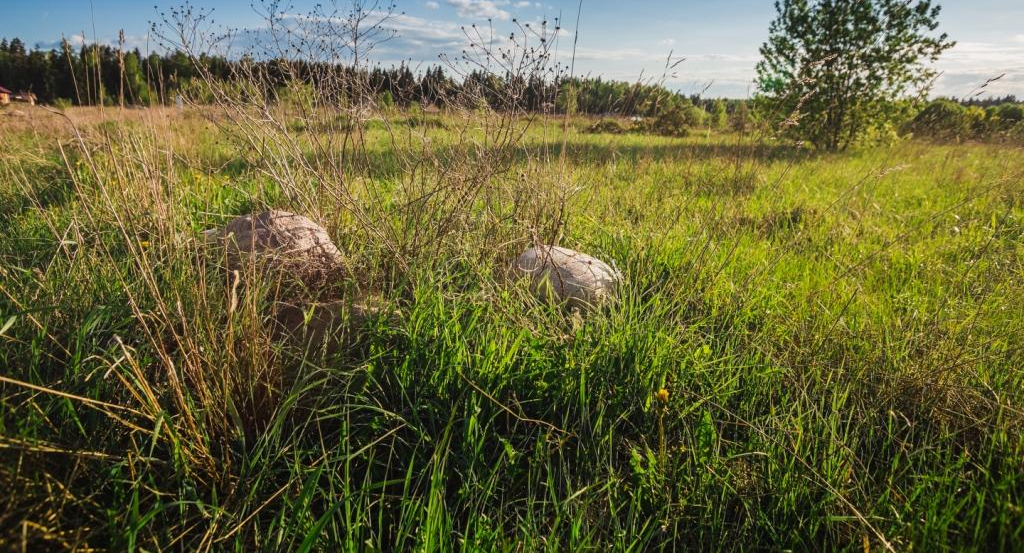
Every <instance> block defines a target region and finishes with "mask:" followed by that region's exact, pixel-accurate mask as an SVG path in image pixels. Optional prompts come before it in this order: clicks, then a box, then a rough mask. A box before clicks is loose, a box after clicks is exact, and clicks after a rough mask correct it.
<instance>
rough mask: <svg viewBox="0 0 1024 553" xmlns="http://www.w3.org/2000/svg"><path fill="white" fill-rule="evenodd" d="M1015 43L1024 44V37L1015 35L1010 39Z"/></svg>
mask: <svg viewBox="0 0 1024 553" xmlns="http://www.w3.org/2000/svg"><path fill="white" fill-rule="evenodd" d="M1010 40H1012V41H1013V42H1024V35H1013V36H1012V37H1010Z"/></svg>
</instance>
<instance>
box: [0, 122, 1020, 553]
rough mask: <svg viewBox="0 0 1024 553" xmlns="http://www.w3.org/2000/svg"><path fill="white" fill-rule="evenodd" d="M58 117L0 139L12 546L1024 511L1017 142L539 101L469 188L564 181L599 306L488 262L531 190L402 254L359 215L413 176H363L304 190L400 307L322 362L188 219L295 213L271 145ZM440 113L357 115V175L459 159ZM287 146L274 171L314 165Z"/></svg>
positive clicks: (546, 187) (374, 285)
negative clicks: (815, 150)
mask: <svg viewBox="0 0 1024 553" xmlns="http://www.w3.org/2000/svg"><path fill="white" fill-rule="evenodd" d="M676 107H678V108H680V117H679V120H680V121H681V122H684V124H685V116H684V115H683V114H682V113H681V109H682V107H683V105H682V104H681V103H680V104H677V106H676ZM97 111H98V110H82V112H83V113H82V114H74V115H75V116H79V115H82V116H89V114H95V113H96V112H97ZM46 115H47V114H45V113H44V114H41V115H40V118H39V119H37V120H35V121H33V125H32V126H24V127H18V123H16V122H15V123H9V124H8V125H9V126H8V127H6V128H7V129H8V132H9V133H11V140H9V142H8V143H7V147H6V148H4V149H3V150H2V151H0V290H2V293H0V367H3V369H4V370H3V371H0V376H2V377H3V378H4V379H5V380H4V381H3V382H2V383H0V423H2V429H3V436H2V438H3V443H2V444H0V445H2V446H3V447H0V484H2V485H3V486H4V489H5V491H6V496H5V502H4V508H3V509H0V549H2V550H22V549H24V550H42V551H47V550H52V549H62V548H67V546H68V545H72V546H75V547H78V548H79V549H90V548H91V549H104V550H132V549H134V550H151V551H162V550H197V549H198V550H202V549H213V550H233V551H260V550H266V551H291V550H316V551H341V550H345V551H356V550H377V551H407V550H422V551H426V550H455V549H460V550H472V549H480V550H524V551H534V550H564V551H575V550H588V551H590V550H592V551H605V550H634V551H647V550H660V549H665V550H673V549H675V550H684V549H691V550H707V549H711V550H714V549H719V548H727V549H738V550H765V549H767V550H782V549H791V550H833V549H844V548H849V547H850V546H851V544H854V545H855V546H856V547H857V548H858V550H860V549H862V548H863V547H864V543H867V545H868V547H870V548H874V549H884V547H885V545H884V544H888V545H889V546H891V547H892V548H893V549H895V550H898V551H903V550H920V551H931V550H942V549H952V550H972V549H985V550H1011V549H1014V548H1015V547H1017V545H1018V543H1019V537H1020V535H1021V533H1022V532H1024V511H1022V510H1021V509H1017V508H1015V506H1017V505H1019V504H1020V503H1021V497H1022V490H1024V472H1022V471H1020V470H1019V464H1020V459H1021V458H1022V455H1024V435H1022V431H1024V430H1022V429H1024V424H1022V423H1024V420H1022V417H1021V413H1022V412H1024V396H1022V394H1021V390H1022V389H1024V373H1022V371H1021V370H1020V367H1021V366H1024V313H1022V312H1021V310H1020V308H1019V307H1020V301H1019V298H1020V297H1022V294H1024V282H1022V281H1021V278H1020V275H1021V259H1024V232H1022V228H1021V224H1020V221H1021V220H1022V219H1024V206H1022V205H1021V202H1020V201H1019V198H1020V197H1021V194H1022V192H1024V190H1022V187H1024V183H1022V181H1021V179H1020V178H1019V177H1020V175H1021V174H1022V172H1024V158H1022V156H1020V152H1019V149H1018V148H1015V147H1011V146H1004V145H1000V144H960V145H955V146H953V145H944V144H927V143H922V142H915V141H902V142H899V143H897V144H895V145H894V146H892V147H880V148H865V149H862V150H859V151H857V152H856V153H855V154H845V155H835V156H818V155H812V154H811V153H809V152H808V151H805V150H802V149H797V148H794V147H791V146H788V145H786V144H780V143H778V142H774V141H773V142H770V143H762V142H757V141H754V140H752V139H750V138H748V137H743V136H736V135H723V134H719V133H692V135H691V136H688V137H685V138H665V137H659V136H651V135H639V134H628V133H627V134H622V135H615V136H612V135H607V134H602V135H592V134H588V133H576V132H575V130H574V129H575V127H573V126H569V132H568V133H567V134H562V131H563V129H564V128H565V126H564V123H563V122H562V121H560V120H553V121H549V122H546V123H542V124H543V125H545V126H541V127H538V128H531V129H529V131H528V132H527V135H526V136H525V138H524V142H523V144H522V150H523V152H524V155H522V156H519V157H517V158H515V161H514V162H513V166H512V170H511V171H510V173H511V178H507V177H502V176H499V177H495V178H494V179H493V180H492V181H490V182H489V183H488V184H493V186H491V187H490V188H491V189H493V191H494V193H496V194H503V193H506V191H507V189H508V188H510V187H513V186H515V185H516V183H519V182H522V181H525V180H536V181H537V182H538V186H537V187H536V188H534V189H531V190H535V191H537V192H538V193H541V194H551V195H552V196H555V195H567V196H568V199H567V202H566V204H565V209H564V211H562V212H561V213H560V214H559V216H560V217H564V220H565V226H564V227H562V230H563V235H562V243H563V244H565V245H567V246H570V247H574V248H576V249H579V250H582V251H586V252H588V253H591V254H594V255H596V256H598V257H601V258H604V259H607V260H609V261H614V262H615V265H616V266H617V267H618V268H619V269H620V270H621V271H622V273H623V274H624V276H625V280H624V284H623V286H622V287H621V289H620V294H621V295H620V298H619V300H618V301H616V302H613V303H612V304H611V305H608V306H607V307H606V308H604V309H601V310H597V311H595V312H593V313H590V314H589V315H588V316H586V317H584V316H577V315H576V314H574V313H572V312H566V311H562V310H561V309H559V308H557V307H554V306H551V305H548V304H545V303H542V302H538V301H536V300H535V299H534V298H533V297H532V296H531V295H530V294H529V292H528V289H527V286H526V285H525V284H524V283H521V282H516V281H515V280H514V279H510V278H508V273H507V268H508V267H509V266H510V264H511V263H512V261H511V260H512V259H514V256H515V255H516V254H518V252H519V251H520V249H521V248H522V247H524V246H525V243H526V242H527V241H528V240H529V239H530V238H528V237H529V236H530V235H531V232H532V231H533V230H534V229H533V228H532V227H533V226H534V225H533V224H532V221H531V220H529V218H530V217H533V216H534V215H532V214H531V213H529V212H528V211H527V210H517V211H513V210H509V211H508V212H507V213H508V216H507V217H500V218H495V217H479V216H478V213H479V212H478V211H477V210H482V209H484V206H485V204H486V203H487V202H489V201H490V200H491V199H493V198H495V197H497V198H501V196H486V198H485V199H486V201H485V200H484V199H482V200H481V201H479V202H461V205H466V210H465V211H460V212H458V213H457V215H458V216H460V217H463V218H464V219H465V221H466V223H465V225H464V226H463V227H460V229H464V231H463V232H460V233H459V235H458V236H457V237H455V238H454V239H452V240H449V241H438V242H437V244H436V247H432V248H431V249H430V251H429V252H425V253H424V254H423V255H421V256H419V257H416V258H411V260H412V261H411V264H410V266H409V267H408V269H406V270H398V269H397V268H396V267H394V265H393V264H391V263H390V259H391V258H390V257H389V255H390V251H389V250H387V249H386V248H383V247H381V246H380V242H378V240H379V238H378V237H377V236H378V234H377V233H380V234H385V233H391V232H394V231H395V229H403V228H407V227H404V226H403V223H404V222H405V221H406V219H405V217H407V213H409V212H410V210H411V209H412V208H411V207H410V206H411V205H412V204H413V203H412V202H409V201H406V200H407V198H409V197H412V198H415V199H417V201H422V200H421V198H422V194H421V193H420V192H421V191H420V189H418V188H414V189H413V190H411V191H410V196H402V195H401V194H402V192H403V191H402V187H399V186H391V187H390V188H385V187H382V188H379V189H377V190H381V193H382V195H383V196H384V197H382V198H370V197H364V196H361V197H359V200H360V201H367V202H370V201H379V202H381V203H380V205H379V207H380V209H379V211H380V212H381V213H382V217H383V219H382V221H383V224H382V225H381V226H380V227H375V228H373V229H371V230H373V231H375V232H373V233H371V232H367V231H360V230H359V228H360V227H358V226H357V225H356V224H355V222H354V221H353V218H352V216H351V214H349V213H348V212H347V211H346V210H345V209H343V208H342V207H341V206H340V205H339V201H338V197H337V196H335V195H333V194H331V193H330V192H328V191H324V190H323V187H321V186H317V183H316V182H313V183H312V185H311V186H310V187H309V188H308V189H307V190H309V194H310V196H311V197H310V198H309V203H307V204H305V205H307V206H311V212H310V213H309V215H310V216H312V217H315V218H316V219H317V220H318V221H320V222H322V223H323V224H324V225H325V226H326V228H327V229H328V232H329V233H330V234H331V236H332V238H333V239H334V241H335V242H336V243H337V244H338V245H339V247H340V248H341V249H342V250H343V251H344V252H345V256H346V261H347V262H349V263H351V264H352V266H353V268H354V270H353V274H354V275H357V276H355V277H353V278H360V277H362V278H363V279H364V280H359V281H357V282H356V283H354V284H353V285H352V287H351V288H352V289H351V290H346V292H345V293H346V294H352V295H355V294H358V293H361V292H362V290H361V289H360V288H361V287H362V286H364V283H365V287H366V288H369V289H371V290H372V291H373V292H374V293H376V294H379V295H380V296H381V301H382V303H384V304H385V305H387V306H388V307H389V308H393V309H388V310H387V311H385V312H382V313H380V314H379V316H376V317H370V318H368V320H367V321H365V324H363V325H362V326H361V327H360V328H359V330H360V332H361V334H360V337H361V338H362V339H363V340H364V343H362V344H361V345H360V346H359V347H352V348H349V349H346V350H345V351H343V352H340V353H337V354H326V355H325V354H322V353H321V352H319V350H315V351H305V350H301V349H298V348H289V347H287V346H286V345H284V344H281V343H280V342H279V341H276V340H272V339H271V337H270V336H269V334H268V329H267V325H268V321H269V320H270V319H272V318H273V317H274V314H275V309H276V308H277V305H276V303H275V302H274V299H275V298H274V297H273V293H274V291H276V290H278V289H280V284H281V283H280V282H277V281H276V280H275V279H272V278H270V279H263V278H261V277H258V276H252V278H253V279H254V280H252V281H250V280H245V281H244V284H242V285H239V284H237V283H238V282H242V281H236V280H234V278H235V275H233V274H226V273H225V271H223V270H222V269H221V268H220V266H219V263H220V262H219V258H218V254H217V253H215V252H211V251H210V250H209V249H207V248H205V247H203V246H202V243H201V241H200V240H197V238H198V234H199V232H200V231H202V230H204V229H207V228H211V227H214V226H219V225H221V224H223V223H224V222H225V221H226V220H228V219H230V218H231V217H233V216H235V215H237V214H241V213H247V212H252V211H257V210H262V209H265V208H267V207H270V206H273V207H280V208H285V209H292V210H295V209H296V207H295V205H296V204H293V203H291V201H292V200H290V199H289V198H288V196H287V195H286V194H284V193H283V191H282V185H281V183H279V182H277V181H276V180H273V179H270V178H267V177H266V175H265V166H261V165H258V160H256V159H253V158H251V157H248V156H239V151H238V150H236V149H235V148H234V147H233V146H231V144H230V141H229V140H225V135H223V134H221V129H218V128H217V127H215V126H212V125H207V124H206V121H205V120H204V119H202V118H199V117H193V116H192V114H190V113H189V112H188V111H185V112H184V113H178V111H177V110H174V109H168V110H166V111H165V112H164V113H162V114H161V115H162V116H164V115H165V116H166V118H165V117H140V118H138V120H134V121H133V120H132V119H131V116H132V115H133V114H132V113H131V112H127V113H117V114H114V113H111V114H110V115H109V117H106V118H105V119H104V120H92V121H83V123H82V125H81V132H82V133H83V140H85V141H86V143H85V145H84V148H80V149H79V148H75V147H74V144H76V142H75V141H73V140H69V139H68V135H67V134H65V133H68V132H69V131H68V129H67V127H66V125H63V124H52V125H51V124H45V123H46V121H45V120H43V119H42V117H43V116H46ZM94 117H95V115H94ZM410 117H411V118H415V120H417V121H418V120H419V118H421V117H424V118H426V117H427V116H426V115H424V114H417V113H413V114H412V115H411V116H410ZM440 117H444V118H445V119H443V120H444V121H445V122H447V123H448V124H449V125H450V126H451V127H452V128H453V129H449V130H444V129H439V131H438V132H433V133H431V140H430V141H429V142H419V141H417V142H415V143H413V145H412V146H409V145H408V144H407V143H403V142H401V141H400V140H399V141H393V140H392V139H394V137H395V136H399V137H400V136H401V135H404V134H420V133H406V132H405V129H403V130H400V131H399V132H398V133H396V134H389V131H388V129H387V128H386V127H385V126H384V125H373V126H370V125H368V126H367V127H366V129H365V132H366V144H368V148H370V149H371V150H370V155H369V156H367V158H366V166H365V167H363V166H359V167H358V168H356V169H353V170H352V172H351V178H352V180H358V181H368V182H378V183H381V184H382V185H389V184H393V182H394V181H393V179H394V178H395V177H394V175H396V174H402V173H404V172H408V171H410V167H409V166H407V165H404V164H402V163H400V162H399V161H397V158H396V157H394V153H395V151H396V149H401V148H410V152H409V153H410V155H421V156H424V158H425V159H438V158H429V157H427V156H428V155H429V153H430V152H431V150H429V149H430V148H433V149H437V150H438V151H439V152H441V153H442V154H444V155H446V156H452V155H454V153H453V150H454V147H453V146H452V144H454V143H456V142H455V138H456V135H457V133H458V132H460V130H459V127H458V125H459V119H458V117H459V115H458V114H450V115H445V116H440ZM55 119H57V118H56V117H55ZM154 120H155V121H158V123H157V124H156V125H154V126H152V127H150V126H148V123H145V122H147V121H154ZM412 120H413V119H410V121H409V123H408V124H409V125H412V124H413V123H412V122H411V121H412ZM164 121H169V122H170V124H164V123H163V122H164ZM470 121H471V122H475V119H473V120H470ZM415 124H416V125H421V124H422V125H427V123H425V122H423V123H420V122H417V123H415ZM41 133H52V134H51V135H47V136H46V140H40V138H39V135H40V134H41ZM293 138H294V139H295V140H297V141H301V140H303V139H304V138H305V137H303V136H301V135H299V136H294V137H293ZM563 141H564V146H563ZM474 145H475V144H474ZM563 147H564V148H566V149H565V150H562V151H564V152H565V153H566V155H565V156H564V165H562V164H561V163H559V162H550V163H549V164H545V162H544V157H543V156H542V155H534V154H535V153H543V152H554V153H555V155H550V156H548V157H549V158H551V159H558V156H557V153H558V152H559V151H560V150H559V148H563ZM169 149H170V150H169ZM168 152H170V154H172V155H168ZM333 153H335V151H334V150H331V151H330V152H329V154H333ZM309 156H310V157H309V158H308V159H302V160H292V161H294V166H290V167H285V168H283V170H287V171H296V172H297V171H299V170H300V167H301V165H303V164H313V163H316V164H318V166H319V167H330V165H328V164H327V163H325V162H326V161H330V160H322V159H317V158H316V157H315V156H316V154H315V153H313V152H312V151H311V152H310V153H309ZM407 159H415V158H407ZM321 163H322V165H321ZM413 169H414V170H415V172H416V178H417V180H416V181H414V182H420V179H422V180H433V179H437V178H439V177H440V175H442V174H445V173H450V172H453V171H455V169H453V165H452V164H450V163H437V164H435V163H429V162H424V163H421V164H419V165H417V166H415V167H414V168H413ZM457 182H458V181H457ZM566 182H568V183H570V185H571V186H572V188H568V189H567V188H566V187H565V183H566ZM994 184H996V186H994ZM580 185H582V186H580ZM355 190H358V189H355ZM566 190H571V191H572V193H571V194H566ZM517 192H518V191H517V190H513V191H512V193H517ZM446 193H447V191H446ZM460 194H461V191H460V190H455V191H454V192H453V195H454V196H457V197H458V196H460ZM537 205H538V207H537V210H538V211H552V206H551V205H550V204H549V203H547V202H540V203H538V204H537ZM314 211H315V213H313V212H314ZM523 219H526V220H525V221H524V220H523ZM428 228H430V229H431V230H434V228H435V227H428ZM495 235H498V236H499V238H501V240H500V242H503V243H504V242H505V237H514V238H515V239H514V240H512V241H510V245H508V246H507V247H504V246H503V247H502V248H499V249H497V250H495V249H493V248H488V247H486V244H493V243H495V240H494V236H495ZM432 245H433V244H432ZM246 278H247V279H248V276H247V277H246ZM267 280H269V282H268V281H267ZM348 297H349V296H348V295H346V298H348ZM662 387H664V388H665V389H666V391H667V392H668V394H667V396H666V397H665V399H664V400H663V399H661V398H658V399H655V397H656V396H655V393H656V391H657V390H659V389H660V388H662ZM725 539H727V540H728V541H727V542H726V541H724V540H725ZM723 544H724V545H723Z"/></svg>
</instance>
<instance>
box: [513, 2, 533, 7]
mask: <svg viewBox="0 0 1024 553" xmlns="http://www.w3.org/2000/svg"><path fill="white" fill-rule="evenodd" d="M512 5H513V6H515V7H517V8H529V7H530V0H522V1H520V2H516V3H515V4H512Z"/></svg>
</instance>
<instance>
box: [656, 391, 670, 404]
mask: <svg viewBox="0 0 1024 553" xmlns="http://www.w3.org/2000/svg"><path fill="white" fill-rule="evenodd" d="M657 396H658V401H660V402H662V403H668V390H666V389H665V388H661V389H660V390H658V393H657Z"/></svg>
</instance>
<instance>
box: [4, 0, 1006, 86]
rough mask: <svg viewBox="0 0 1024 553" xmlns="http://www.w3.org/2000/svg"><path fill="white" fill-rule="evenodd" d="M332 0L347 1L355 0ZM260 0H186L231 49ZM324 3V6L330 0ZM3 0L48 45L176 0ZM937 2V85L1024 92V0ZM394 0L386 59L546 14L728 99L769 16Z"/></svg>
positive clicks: (659, 7) (578, 66)
mask: <svg viewBox="0 0 1024 553" xmlns="http://www.w3.org/2000/svg"><path fill="white" fill-rule="evenodd" d="M316 1H317V0H312V1H310V0H293V2H292V3H282V4H281V5H280V6H281V7H279V8H278V10H279V13H282V14H284V20H285V28H288V26H289V25H290V26H292V28H295V27H299V26H301V25H303V24H307V25H308V24H310V22H315V21H318V20H322V19H323V18H313V19H311V18H309V17H308V15H309V14H310V13H313V12H312V10H314V6H315V3H316ZM333 1H334V2H337V3H338V4H339V7H342V6H344V5H347V4H348V2H349V1H350V0H333ZM364 1H366V0H364ZM368 1H371V2H372V1H373V0H368ZM154 2H155V3H156V4H157V5H156V6H155V5H154ZM256 2H257V10H254V8H253V6H252V4H251V3H250V1H249V0H241V1H238V0H230V1H229V0H193V2H192V4H193V6H194V7H195V8H201V9H204V10H211V9H212V12H211V18H212V20H213V22H214V23H215V25H216V26H215V27H214V28H213V29H215V32H217V31H219V30H221V29H225V28H230V29H235V30H241V32H236V35H235V36H236V37H248V38H244V39H242V38H236V39H234V41H233V43H232V46H231V50H230V53H233V54H238V53H240V52H243V51H246V49H247V48H251V47H252V44H253V43H254V42H258V41H260V40H262V41H264V43H265V41H266V38H267V36H268V35H269V31H268V29H267V27H268V25H267V20H266V17H265V16H264V15H262V14H261V13H259V11H258V10H259V9H260V4H259V2H260V0H256ZM285 2H286V0H285ZM319 2H320V3H322V4H325V5H328V6H329V5H330V4H331V2H332V0H319ZM3 3H4V4H6V5H5V6H4V7H3V9H2V11H0V14H2V15H0V37H6V38H8V39H10V38H13V37H19V38H21V39H22V40H23V41H25V42H26V43H27V44H28V45H30V46H39V47H43V48H50V47H53V46H55V45H56V44H58V43H59V40H60V38H61V37H62V36H64V37H66V38H68V40H69V41H71V42H72V43H76V44H80V43H81V41H82V40H83V37H85V38H86V39H87V40H88V41H90V42H92V41H94V40H98V41H99V42H104V43H110V44H116V42H117V36H118V31H119V30H122V29H123V30H124V32H125V35H126V44H127V46H129V47H138V48H139V49H140V50H141V51H143V52H147V51H159V50H160V49H161V45H160V40H159V39H158V38H157V37H156V36H154V35H153V33H152V31H151V25H150V24H151V23H152V22H157V23H159V22H160V21H161V20H162V18H161V13H169V9H170V8H171V7H174V6H180V5H181V2H179V1H177V0H175V1H174V2H172V3H163V2H162V0H149V3H146V2H136V1H130V0H91V1H89V0H39V1H34V2H17V1H14V0H4V1H3ZM940 3H941V4H942V12H941V14H940V16H939V22H940V26H939V30H940V31H942V32H946V33H948V34H949V36H950V38H952V39H953V40H956V41H957V45H956V46H955V47H953V48H952V49H950V50H948V51H947V52H946V53H945V54H944V55H943V57H942V59H940V61H939V62H938V63H937V64H936V65H935V68H936V69H937V70H939V71H940V72H941V76H940V77H939V78H938V80H937V81H936V83H935V86H934V88H933V90H932V94H933V95H944V96H958V97H962V96H967V95H971V94H974V93H977V92H983V93H984V94H985V95H987V94H995V95H1003V94H1015V95H1016V96H1017V97H1018V98H1024V0H946V1H945V2H941V1H940ZM396 6H397V12H398V13H397V14H396V16H395V17H393V18H391V19H390V20H389V21H388V22H387V23H386V26H388V27H389V28H390V29H392V30H393V31H395V33H397V36H396V37H395V38H392V39H391V40H389V41H387V42H386V43H384V44H381V45H379V46H378V47H377V49H376V50H374V51H373V52H372V55H371V59H372V60H374V61H379V62H381V63H383V64H384V65H389V64H392V63H397V62H399V61H406V62H407V63H410V64H411V65H413V66H414V67H416V68H426V67H428V66H429V65H432V64H437V63H439V60H438V56H439V55H441V54H447V55H448V56H449V59H455V58H457V57H458V55H459V53H460V52H461V51H462V50H463V49H464V48H465V47H466V45H467V43H468V42H469V40H468V39H467V37H466V33H465V32H464V31H463V27H468V28H469V29H470V32H472V25H473V24H475V25H477V26H478V28H482V29H488V28H489V26H491V27H493V28H494V29H495V34H496V35H499V36H501V37H503V38H507V37H508V35H509V34H510V33H511V32H513V31H514V30H515V26H516V24H517V23H518V24H526V23H530V24H531V25H532V28H534V29H537V28H538V26H539V25H540V23H541V22H542V21H545V20H547V21H548V22H549V27H553V25H554V21H555V20H556V19H558V18H560V20H559V23H560V25H561V27H562V31H561V32H560V33H559V36H558V38H557V41H556V42H554V45H555V47H556V48H557V51H556V56H555V57H556V59H557V61H559V62H562V63H564V64H566V65H568V64H569V62H570V61H571V59H570V58H571V56H570V54H571V53H572V51H573V41H574V38H577V37H578V38H577V42H576V45H575V63H574V67H573V69H574V72H575V73H576V74H582V75H591V76H602V77H605V78H608V79H616V80H627V81H637V80H655V81H657V80H662V79H663V80H664V82H665V84H666V85H668V86H669V87H670V88H673V89H676V90H680V91H683V92H686V93H698V92H703V95H704V96H709V97H732V98H743V97H748V96H750V95H752V94H753V92H754V87H753V84H752V81H753V78H754V66H755V64H756V63H757V61H758V59H759V54H758V48H759V47H760V45H761V44H762V43H763V42H764V41H765V39H766V38H767V35H768V24H769V22H770V21H771V20H772V18H773V17H774V15H775V9H774V6H773V2H772V1H770V0H703V1H698V0H583V1H582V4H581V3H580V1H579V0H397V4H396ZM327 9H330V8H327ZM263 13H266V11H265V10H263ZM327 15H329V14H327ZM304 16H306V17H304ZM577 16H578V17H577ZM577 19H578V22H579V23H578V25H577ZM488 20H490V22H488ZM574 32H575V33H576V34H574ZM499 42H500V40H499ZM670 56H671V59H672V62H671V63H673V64H675V63H676V62H677V61H679V60H681V61H679V63H678V64H676V65H674V68H673V69H671V70H668V71H666V65H667V64H666V61H667V60H668V59H670ZM1004 73H1005V76H1003V77H1002V78H1001V79H999V80H996V81H995V82H992V83H990V84H988V85H987V86H986V87H985V88H984V89H979V87H981V86H982V85H983V84H984V83H985V82H986V81H987V80H989V79H991V78H993V77H997V76H999V75H1002V74H1004Z"/></svg>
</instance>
